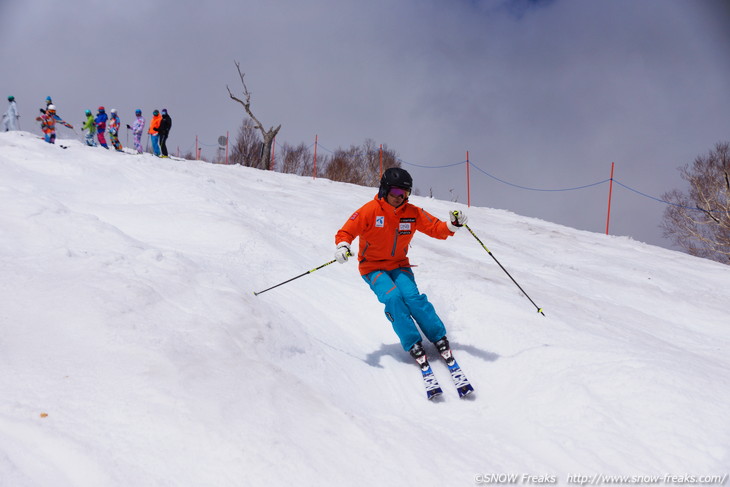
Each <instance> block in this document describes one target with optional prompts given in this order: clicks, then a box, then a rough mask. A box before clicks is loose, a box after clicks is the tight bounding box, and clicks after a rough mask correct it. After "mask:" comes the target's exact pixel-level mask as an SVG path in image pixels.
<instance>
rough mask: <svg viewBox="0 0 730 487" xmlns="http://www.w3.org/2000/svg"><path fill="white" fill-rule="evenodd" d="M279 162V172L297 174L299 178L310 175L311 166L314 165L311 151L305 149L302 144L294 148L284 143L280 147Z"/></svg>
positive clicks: (307, 148)
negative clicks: (280, 162)
mask: <svg viewBox="0 0 730 487" xmlns="http://www.w3.org/2000/svg"><path fill="white" fill-rule="evenodd" d="M279 160H280V161H282V164H281V172H283V173H288V174H297V175H299V176H307V175H311V174H312V166H313V164H314V157H313V155H312V151H311V150H310V149H309V147H307V146H306V145H305V144H304V142H302V143H301V144H299V145H298V146H296V147H292V146H291V145H289V144H287V143H284V144H283V145H282V146H281V156H279Z"/></svg>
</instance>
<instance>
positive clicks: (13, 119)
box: [3, 95, 20, 132]
mask: <svg viewBox="0 0 730 487" xmlns="http://www.w3.org/2000/svg"><path fill="white" fill-rule="evenodd" d="M8 102H9V103H10V106H8V110H7V111H6V112H5V113H3V127H5V132H7V131H9V130H18V119H19V118H20V115H18V105H17V104H16V103H15V97H14V96H12V95H10V96H9V97H8Z"/></svg>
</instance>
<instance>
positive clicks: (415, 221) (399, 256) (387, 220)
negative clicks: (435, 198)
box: [335, 196, 454, 275]
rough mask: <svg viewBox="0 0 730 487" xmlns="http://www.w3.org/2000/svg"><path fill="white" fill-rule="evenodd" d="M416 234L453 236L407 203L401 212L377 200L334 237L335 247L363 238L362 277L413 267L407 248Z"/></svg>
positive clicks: (436, 221) (433, 218)
mask: <svg viewBox="0 0 730 487" xmlns="http://www.w3.org/2000/svg"><path fill="white" fill-rule="evenodd" d="M416 231H419V232H423V233H425V234H426V235H428V236H429V237H433V238H438V239H441V240H443V239H446V238H447V237H450V236H451V235H453V234H454V233H453V232H452V231H451V230H449V227H448V226H447V224H446V222H444V221H441V220H439V219H438V218H436V217H434V216H433V215H431V214H430V213H428V212H427V211H425V210H424V209H423V208H419V207H417V206H414V205H412V204H410V203H408V201H406V202H405V203H403V204H402V205H401V206H399V207H398V208H395V207H393V206H391V205H390V204H388V202H387V201H385V200H384V199H380V198H378V197H377V196H375V198H374V199H372V200H371V201H369V202H367V203H365V204H364V205H363V206H362V208H360V209H359V210H357V211H356V212H355V213H353V214H352V216H351V217H350V219H349V220H347V221H346V222H345V224H344V225H343V226H342V228H340V230H339V231H338V232H337V234H336V235H335V244H339V243H342V242H347V243H348V244H352V241H353V240H354V239H355V238H356V237H359V238H360V242H359V249H358V252H357V260H358V262H359V270H360V274H362V275H365V274H368V273H370V272H373V271H377V270H385V271H390V270H393V269H398V268H399V267H411V264H410V261H409V260H408V245H409V244H410V243H411V239H412V238H413V235H414V234H415V233H416Z"/></svg>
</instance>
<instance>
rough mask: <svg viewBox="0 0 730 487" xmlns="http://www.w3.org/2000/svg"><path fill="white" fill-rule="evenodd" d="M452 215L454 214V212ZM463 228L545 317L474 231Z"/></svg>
mask: <svg viewBox="0 0 730 487" xmlns="http://www.w3.org/2000/svg"><path fill="white" fill-rule="evenodd" d="M454 213H456V211H455V212H454ZM464 226H465V227H466V229H467V230H469V233H471V234H472V235H473V236H474V238H475V239H477V242H479V244H481V246H482V247H483V248H484V250H486V251H487V253H488V254H489V255H491V256H492V259H494V262H496V263H497V265H498V266H499V267H501V268H502V270H503V271H504V273H505V274H507V275H508V276H509V278H510V279H512V282H514V283H515V286H517V287H518V288H519V290H520V291H522V294H524V295H525V297H526V298H527V299H529V300H530V302H531V303H532V305H533V306H534V307H535V308H537V312H538V313H540V314H541V315H543V316H545V313H543V311H542V308H541V307H539V306H538V305H536V304H535V301H533V300H532V298H531V297H530V296H529V295H528V294H527V293H526V292H525V290H524V289H522V286H520V285H519V284H517V281H515V278H514V277H512V275H511V274H510V273H509V272H507V269H505V268H504V266H503V265H502V264H501V263H500V262H499V261H498V260H497V258H496V257H495V256H494V254H493V253H492V252H490V250H489V249H488V248H487V246H486V245H484V243H483V242H482V241H481V240H479V237H477V234H476V233H474V231H473V230H472V229H471V228H469V225H467V224H464Z"/></svg>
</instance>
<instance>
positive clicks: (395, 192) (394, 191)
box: [388, 188, 411, 198]
mask: <svg viewBox="0 0 730 487" xmlns="http://www.w3.org/2000/svg"><path fill="white" fill-rule="evenodd" d="M388 194H389V195H390V196H396V197H397V196H402V197H404V198H408V196H410V194H411V192H410V191H408V190H407V189H403V188H390V191H388Z"/></svg>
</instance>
